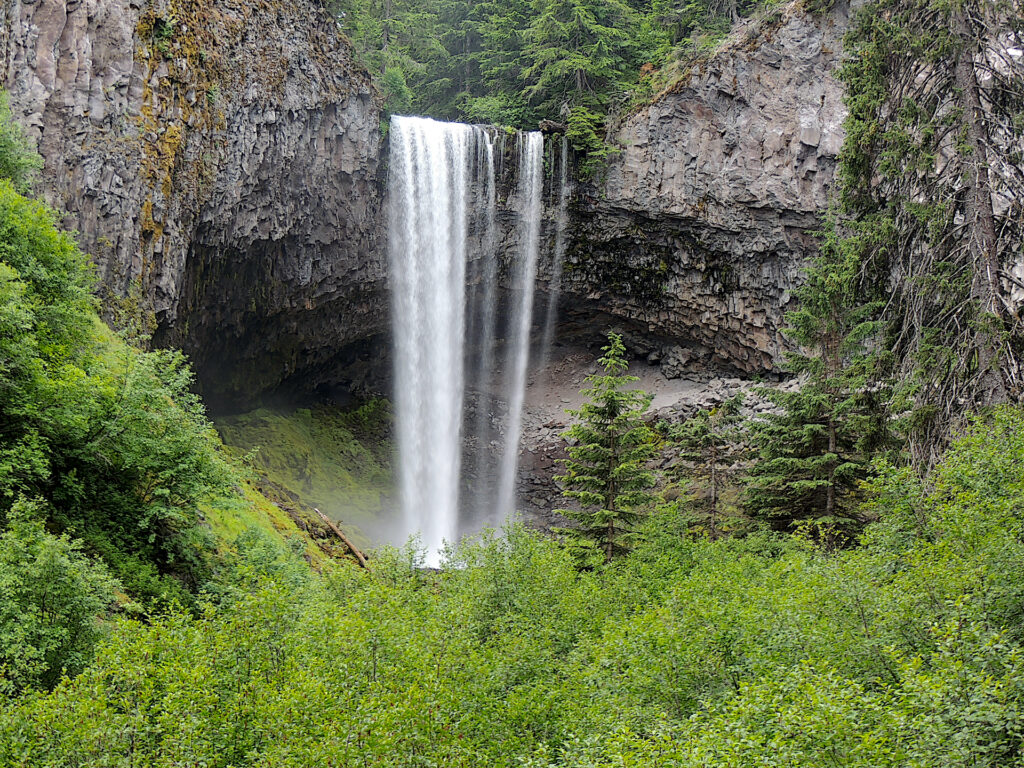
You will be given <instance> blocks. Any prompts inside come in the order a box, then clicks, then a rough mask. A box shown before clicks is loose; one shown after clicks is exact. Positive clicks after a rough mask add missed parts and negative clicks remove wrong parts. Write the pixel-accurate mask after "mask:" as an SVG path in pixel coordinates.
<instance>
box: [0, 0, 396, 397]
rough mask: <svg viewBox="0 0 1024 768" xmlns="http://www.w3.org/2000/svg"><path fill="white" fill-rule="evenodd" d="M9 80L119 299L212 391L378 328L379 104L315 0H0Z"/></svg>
mask: <svg viewBox="0 0 1024 768" xmlns="http://www.w3.org/2000/svg"><path fill="white" fill-rule="evenodd" d="M0 87H3V88H6V89H7V90H8V91H9V92H10V95H11V101H12V106H13V108H14V110H15V113H16V115H17V116H18V118H19V119H20V121H21V122H22V124H23V125H25V126H26V127H27V128H28V129H29V132H30V134H31V135H32V136H33V137H34V138H35V139H36V140H37V142H38V145H39V149H40V152H41V154H42V155H43V157H44V158H45V161H46V170H45V173H44V182H43V185H44V189H43V192H44V194H45V196H46V197H47V198H48V200H49V201H50V202H51V203H52V204H53V205H54V206H55V207H57V208H58V209H59V210H62V211H66V212H67V221H66V224H67V225H68V226H70V227H72V228H75V229H77V230H78V231H79V239H80V242H81V244H82V246H83V248H84V249H85V250H87V251H88V252H89V253H90V254H91V255H92V257H93V259H94V261H95V263H96V265H97V268H98V273H99V277H100V279H101V281H102V288H103V290H104V292H105V293H106V294H107V298H108V299H110V300H111V301H110V302H109V303H108V306H117V305H118V304H119V302H117V301H116V299H118V298H121V299H123V298H126V297H127V298H129V299H130V301H128V302H120V305H121V306H128V307H130V308H136V307H138V308H139V311H140V313H142V314H144V315H146V316H147V318H146V319H148V320H150V321H151V322H153V324H154V325H155V327H156V328H157V334H156V340H157V342H158V343H171V344H179V345H182V346H184V347H185V349H186V350H187V351H188V352H190V354H191V355H192V356H193V359H194V360H195V363H196V366H197V369H198V371H199V374H200V379H201V383H202V386H203V389H204V392H205V394H206V395H207V396H208V398H210V399H211V401H213V402H214V403H215V404H218V403H224V404H229V403H230V404H235V403H238V402H240V401H245V400H246V399H248V398H250V397H251V396H253V395H255V394H257V393H258V392H260V391H264V390H267V389H270V388H273V387H275V386H277V385H279V384H280V383H281V382H282V381H283V380H286V379H288V378H289V377H290V376H296V375H297V376H301V377H302V378H303V379H304V380H305V381H304V384H310V383H312V385H313V386H315V385H316V384H317V383H319V380H318V378H317V377H318V376H321V375H322V376H323V377H326V379H329V380H330V379H334V378H336V372H335V369H336V367H337V366H336V363H337V362H338V358H339V357H341V358H345V356H346V355H347V356H348V357H352V356H353V354H354V353H353V352H352V351H351V350H349V349H348V347H347V346H346V345H347V343H348V342H350V341H354V340H357V339H365V338H367V337H369V336H372V335H373V334H374V333H378V332H380V331H381V330H383V325H384V323H385V320H386V302H385V300H384V293H383V292H384V268H385V267H384V258H383V256H382V254H383V249H382V248H381V247H379V243H378V241H379V240H381V239H382V237H383V233H382V232H381V230H380V205H381V197H382V193H381V188H380V184H379V179H378V168H379V154H380V132H379V119H380V100H379V97H378V95H377V93H376V92H375V91H374V89H373V88H372V86H371V84H370V80H369V76H368V75H367V73H366V72H365V71H363V70H362V69H360V68H359V67H358V66H356V65H355V64H354V62H353V58H352V52H351V49H350V46H349V45H348V43H347V42H345V41H344V40H343V39H341V37H340V36H339V34H338V32H337V29H336V26H335V24H334V23H333V21H332V20H331V19H330V18H329V17H328V16H327V15H326V14H325V13H324V12H323V11H322V9H321V7H320V5H319V4H318V3H315V2H313V1H312V0H289V1H287V2H286V1H285V0H209V1H208V2H206V1H204V2H200V0H34V1H30V0H0ZM342 362H345V360H342ZM328 370H329V371H330V373H329V374H328V373H323V372H324V371H328ZM318 372H320V373H318ZM330 383H336V382H334V381H331V382H330Z"/></svg>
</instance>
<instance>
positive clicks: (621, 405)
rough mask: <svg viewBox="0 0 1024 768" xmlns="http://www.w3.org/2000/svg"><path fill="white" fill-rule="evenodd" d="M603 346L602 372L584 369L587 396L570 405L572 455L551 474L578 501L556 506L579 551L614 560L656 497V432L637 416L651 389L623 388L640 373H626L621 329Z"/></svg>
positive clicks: (647, 402)
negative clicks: (569, 525) (650, 465)
mask: <svg viewBox="0 0 1024 768" xmlns="http://www.w3.org/2000/svg"><path fill="white" fill-rule="evenodd" d="M601 351H602V352H604V356H603V357H601V358H599V359H598V361H597V364H598V365H599V366H600V367H601V368H602V369H603V373H595V374H591V375H590V376H588V377H587V379H586V381H587V384H589V386H588V387H587V388H586V389H584V390H583V394H584V396H586V397H587V398H588V400H587V402H585V403H584V404H583V405H582V406H581V407H580V409H579V410H578V411H569V414H570V415H571V416H574V417H575V418H576V420H577V421H576V423H575V424H573V425H572V426H571V427H570V428H569V429H568V430H567V431H566V432H565V433H564V437H565V438H567V439H568V440H569V448H568V454H569V457H568V458H567V459H564V460H562V465H563V468H564V470H565V474H563V475H557V476H556V477H555V479H556V480H557V481H559V482H560V483H562V485H563V487H564V489H565V490H564V491H563V494H564V495H565V496H566V497H567V498H570V499H574V500H575V501H576V502H578V504H579V508H578V509H564V510H558V511H559V512H561V513H562V514H563V515H565V516H566V517H568V518H569V519H570V520H573V521H575V522H576V526H575V527H573V528H571V529H568V530H566V531H565V535H566V536H568V537H570V539H572V540H574V541H575V542H576V543H577V544H582V545H584V549H583V550H581V552H580V555H581V557H582V558H583V559H584V560H585V561H590V560H592V559H593V558H592V557H590V556H588V555H591V554H593V551H592V550H590V551H589V552H588V550H587V547H591V548H592V547H596V549H597V553H598V554H599V556H600V557H603V559H604V561H605V562H611V560H612V558H613V557H615V556H616V555H620V554H622V553H624V552H628V551H629V549H630V545H629V534H630V532H631V530H632V529H633V528H634V527H635V526H636V524H637V521H638V520H639V519H640V517H641V515H642V510H643V508H644V507H645V506H647V505H649V504H650V502H651V501H652V499H653V497H652V495H651V493H650V489H651V488H652V487H653V486H654V473H652V472H651V471H650V470H649V469H648V468H647V466H646V465H647V462H648V460H650V459H651V457H652V456H653V455H654V452H655V450H654V445H653V437H654V435H653V433H652V432H651V430H650V428H649V427H648V426H647V425H646V424H645V423H644V421H643V418H642V417H643V414H644V411H646V410H647V407H648V406H649V405H650V404H651V397H650V395H647V394H646V393H644V392H643V391H641V390H639V389H635V388H634V389H625V388H624V387H625V386H626V385H627V384H630V383H632V382H635V381H637V378H636V377H635V376H628V375H626V370H627V368H628V367H629V365H628V363H627V362H626V359H625V355H626V347H625V346H624V345H623V343H622V337H621V336H619V335H618V334H616V333H610V334H609V335H608V345H607V346H605V347H602V348H601Z"/></svg>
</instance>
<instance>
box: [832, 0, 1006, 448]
mask: <svg viewBox="0 0 1024 768" xmlns="http://www.w3.org/2000/svg"><path fill="white" fill-rule="evenodd" d="M845 45H846V48H847V50H848V52H849V56H848V58H847V60H846V63H845V64H844V66H843V68H842V70H841V73H840V76H841V79H842V80H843V81H844V82H845V83H846V86H847V97H846V103H847V106H848V108H849V117H848V118H847V121H846V124H845V127H846V132H847V138H846V142H845V144H844V147H843V151H842V156H841V160H842V163H841V178H842V190H843V203H844V207H845V212H846V213H847V214H849V215H850V217H851V218H854V219H856V220H857V221H858V227H859V230H860V233H859V242H860V245H861V246H862V252H861V259H862V261H863V262H864V264H865V266H866V268H868V269H870V270H872V271H873V274H874V276H875V284H876V286H877V287H878V288H879V293H880V294H881V298H883V299H884V300H885V302H886V311H885V315H884V317H885V320H886V323H887V333H888V338H887V340H886V342H885V345H886V346H887V347H889V348H891V349H892V350H893V351H894V353H895V362H896V365H897V367H898V370H899V372H900V374H901V378H902V379H903V381H904V382H905V385H906V386H905V387H904V392H903V395H904V399H905V402H906V407H905V408H904V413H905V415H906V416H907V418H905V419H904V422H905V424H906V425H907V427H908V436H909V438H910V446H911V452H912V455H913V458H914V460H915V462H916V463H918V464H920V465H924V466H927V465H930V464H931V463H932V462H933V461H934V459H935V458H936V457H937V455H938V454H939V452H940V451H941V450H942V448H943V443H944V439H945V436H946V435H948V434H950V432H951V427H952V425H953V424H955V423H956V422H957V421H958V420H959V419H960V418H961V416H962V415H963V414H964V413H965V412H969V411H970V410H972V409H975V408H977V407H981V406H985V405H988V404H991V403H998V402H1005V401H1007V400H1019V399H1020V397H1021V393H1022V388H1024V367H1022V366H1024V364H1022V358H1024V324H1022V322H1021V319H1020V317H1021V310H1022V306H1021V304H1020V303H1019V302H1015V299H1014V293H1015V291H1014V290H1012V288H1013V286H1014V284H1015V283H1019V281H1018V280H1017V278H1016V277H1014V275H1013V274H1011V273H1010V270H1009V262H1010V261H1012V255H1013V254H1015V253H1016V254H1019V253H1020V250H1021V247H1022V243H1024V207H1022V201H1024V162H1022V160H1024V150H1022V147H1024V120H1021V117H1020V116H1021V114H1022V113H1024V58H1022V57H1021V56H1020V50H1021V48H1022V47H1024V14H1022V6H1021V3H1020V2H1019V0H948V1H945V2H936V1H935V0H875V2H872V3H870V4H868V5H867V6H866V7H865V8H863V9H862V10H861V11H860V12H859V13H858V14H857V16H856V18H855V23H854V24H853V25H852V28H851V31H850V32H849V33H848V35H847V38H846V42H845ZM1018 287H1019V285H1018Z"/></svg>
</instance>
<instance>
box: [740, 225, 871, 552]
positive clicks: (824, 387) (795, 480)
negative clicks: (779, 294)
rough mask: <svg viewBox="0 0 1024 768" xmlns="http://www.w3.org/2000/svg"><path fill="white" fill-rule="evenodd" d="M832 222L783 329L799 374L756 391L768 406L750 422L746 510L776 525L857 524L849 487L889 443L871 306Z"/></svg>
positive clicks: (854, 259) (852, 242) (856, 264)
mask: <svg viewBox="0 0 1024 768" xmlns="http://www.w3.org/2000/svg"><path fill="white" fill-rule="evenodd" d="M838 227H839V225H838V224H837V222H836V221H835V219H834V218H833V217H830V220H829V222H828V225H827V227H826V230H825V233H824V241H823V244H822V251H821V255H820V256H819V257H818V258H817V259H816V260H815V261H814V262H813V263H812V265H811V268H810V269H809V270H808V274H807V281H806V283H805V284H804V285H803V286H802V287H801V288H800V289H799V290H798V292H797V299H798V301H799V309H797V310H796V311H794V312H791V313H789V314H788V315H787V320H788V321H789V323H790V326H791V327H790V328H788V329H787V334H788V335H789V336H790V337H791V338H792V339H793V340H794V341H796V342H797V343H798V344H799V345H800V347H801V349H802V350H804V351H803V352H802V353H799V354H794V355H791V356H790V358H789V359H788V361H787V367H788V368H789V370H791V371H792V372H793V373H795V374H797V375H802V376H804V377H805V380H804V382H803V384H802V386H801V387H800V388H799V389H798V390H795V391H783V390H772V389H766V390H764V391H763V392H764V393H765V394H766V395H767V396H768V397H769V398H770V400H771V401H772V402H773V403H774V405H775V406H776V408H777V410H776V411H774V412H770V413H768V414H766V415H765V416H764V417H763V418H762V419H759V420H755V421H754V422H753V423H752V425H751V426H752V444H753V448H754V449H755V451H756V459H755V462H754V464H753V466H752V468H751V471H750V476H749V479H748V486H747V491H746V502H747V508H748V510H749V511H750V512H751V513H752V514H753V515H754V516H755V517H759V518H761V519H764V520H767V521H769V522H770V523H771V524H773V525H774V526H775V527H779V528H786V527H788V526H790V525H792V524H793V523H795V522H797V521H802V520H811V521H815V522H817V523H819V524H822V525H824V526H826V527H829V528H831V529H833V530H835V531H837V532H840V533H843V532H851V531H853V530H854V529H856V528H857V527H859V525H861V524H862V523H863V522H865V521H864V520H863V519H862V517H861V516H860V514H859V512H858V510H857V504H856V492H857V487H858V484H859V482H860V481H861V480H862V479H863V478H864V477H866V475H867V474H868V471H869V464H870V461H871V458H872V457H873V455H874V454H875V453H876V452H877V451H880V450H882V449H884V448H885V447H887V446H888V445H889V444H890V441H889V436H888V426H887V424H888V422H887V418H886V413H885V410H884V407H883V406H884V402H885V399H886V393H885V391H884V387H883V386H881V385H880V383H879V379H878V372H879V370H880V363H881V362H882V361H883V360H884V356H883V355H882V353H881V352H880V350H878V349H877V348H876V347H875V345H873V344H872V343H871V340H872V339H873V337H874V336H875V334H876V333H877V330H878V322H877V320H875V319H874V318H875V317H876V316H877V313H878V310H879V307H878V305H877V304H875V303H872V302H867V303H865V302H864V301H863V298H862V295H863V287H862V273H861V269H860V266H861V265H860V261H859V258H858V257H859V252H858V249H857V248H856V247H855V246H856V239H848V238H844V237H843V236H842V234H841V233H840V232H839V230H838Z"/></svg>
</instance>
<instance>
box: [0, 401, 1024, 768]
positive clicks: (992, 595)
mask: <svg viewBox="0 0 1024 768" xmlns="http://www.w3.org/2000/svg"><path fill="white" fill-rule="evenodd" d="M1021 466H1024V416H1022V415H1021V414H1020V413H1019V412H1018V411H1014V410H1004V411H1001V412H999V413H997V414H995V415H994V416H993V418H992V419H991V420H990V421H988V422H985V423H981V424H979V425H978V426H977V427H976V428H975V429H973V430H971V431H970V432H969V433H968V434H966V435H965V436H964V437H963V438H961V439H960V440H959V441H958V442H957V444H956V445H955V446H954V447H953V449H952V450H951V451H950V452H949V453H948V454H947V455H946V456H945V458H944V459H943V460H942V462H941V464H940V465H939V467H938V468H937V470H936V471H935V473H934V474H933V475H932V477H931V478H930V481H929V482H928V483H922V482H920V481H919V480H918V479H916V477H915V476H914V475H913V474H912V473H910V472H909V471H907V470H900V469H895V468H887V469H884V470H883V472H882V477H881V479H879V480H878V481H877V482H876V483H875V484H874V488H873V495H872V499H873V502H872V503H873V504H874V505H875V506H876V507H877V508H878V510H879V512H880V513H881V520H880V521H879V522H877V523H874V524H872V525H871V526H869V527H868V529H867V533H866V536H865V539H864V542H863V545H862V546H861V547H859V548H854V549H848V550H841V551H838V552H834V553H831V554H829V553H826V552H824V551H822V550H821V549H819V548H817V547H815V546H812V545H810V544H808V543H807V542H806V541H803V540H801V539H798V538H793V537H782V536H779V535H777V534H771V535H767V534H766V535H754V536H750V537H747V538H746V539H729V538H724V539H720V540H718V541H709V540H707V539H704V538H696V539H694V538H689V537H687V536H685V535H680V533H681V530H682V528H681V523H680V521H679V520H678V519H677V518H676V517H675V516H674V515H671V514H662V515H658V516H655V517H653V518H651V519H650V520H648V521H647V522H646V523H645V524H644V525H643V526H642V527H641V530H640V531H639V533H641V534H642V535H641V536H640V537H639V543H638V546H637V548H636V549H635V550H634V551H633V552H632V553H631V554H630V555H628V556H626V557H622V558H619V559H616V560H615V561H613V562H612V563H611V564H610V565H609V566H607V567H603V568H600V569H597V570H594V571H588V572H579V571H578V570H577V568H576V567H575V561H574V560H573V558H572V557H571V555H570V554H569V553H568V552H567V551H566V550H564V549H563V548H561V547H559V546H558V545H557V544H556V543H554V542H551V541H548V540H545V539H542V538H540V537H538V536H537V535H534V534H530V533H527V532H525V531H523V530H521V529H518V528H513V529H512V530H510V531H509V532H508V535H507V537H506V538H504V539H502V540H492V541H489V542H484V543H482V544H472V545H465V546H464V547H463V548H462V549H460V550H458V551H457V552H456V553H454V555H453V556H452V558H453V559H452V561H451V563H450V564H451V565H452V566H457V567H450V568H448V569H447V570H445V571H444V572H442V573H431V572H422V571H418V570H415V569H414V568H412V567H411V565H412V563H413V562H414V561H415V557H414V556H413V554H412V553H411V552H409V551H395V552H390V553H381V554H380V555H379V556H378V557H377V558H376V560H375V566H374V568H375V570H374V572H373V573H365V572H361V571H359V570H357V569H344V570H342V571H338V572H336V573H333V574H331V575H330V576H329V577H327V578H320V577H316V576H314V575H313V574H311V573H310V572H308V571H305V570H304V569H300V570H295V569H293V568H290V567H288V566H287V562H288V561H287V559H286V558H284V559H282V558H283V555H281V554H276V555H275V554H273V553H271V552H270V551H269V550H267V549H265V548H259V547H257V548H255V549H252V548H250V549H249V550H248V552H247V553H245V554H244V555H243V560H244V561H245V562H247V563H248V565H247V566H246V568H245V569H243V570H244V571H245V572H246V573H248V574H249V579H248V581H247V582H246V583H247V584H248V585H249V586H248V587H247V589H248V590H249V591H243V592H240V593H238V596H237V597H235V598H233V599H232V600H230V601H228V602H223V601H222V602H221V603H220V604H219V606H216V607H215V606H212V605H211V606H210V607H209V608H208V609H207V610H206V611H205V613H203V614H202V615H201V616H198V617H196V616H191V615H188V614H182V613H180V612H172V613H170V614H168V615H167V616H166V617H164V618H161V619H159V620H156V621H154V622H152V623H150V624H143V623H140V622H137V621H133V620H128V619H122V620H119V621H118V623H117V626H116V628H115V634H114V636H113V637H112V639H111V641H110V642H107V643H105V644H104V645H103V647H102V650H101V651H100V654H99V657H98V659H97V661H96V663H95V664H94V665H93V666H92V667H91V668H89V669H88V670H86V671H85V672H84V673H83V674H81V675H80V676H79V677H77V678H76V679H74V680H71V681H67V682H64V683H62V684H61V685H60V686H58V688H57V689H56V690H55V691H54V692H53V693H52V694H48V695H38V696H35V695H33V696H29V697H26V698H22V699H20V700H14V701H10V702H8V703H7V704H6V705H4V707H5V708H4V711H3V714H2V716H0V763H3V764H4V765H26V766H58V765H76V764H103V765H108V766H129V765H153V766H159V765H171V764H202V765H209V766H229V765H231V766H243V765H253V766H255V765H260V766H269V765H273V766H277V767H286V766H313V765H331V764H333V765H352V764H356V763H359V764H364V765H439V764H445V765H465V766H480V765H488V766H521V765H529V766H555V765H558V766H613V765H618V766H621V765H632V766H665V765H679V766H689V765H692V766H706V765H763V766H794V765H799V766H835V765H842V766H871V767H872V768H886V767H887V766H891V767H892V768H896V766H901V767H902V766H908V765H910V766H913V765H917V766H936V765H945V766H992V767H993V768H995V767H996V766H999V767H1000V768H1012V766H1020V765H1022V764H1024V752H1022V738H1024V655H1022V643H1024V636H1022V634H1021V627H1022V626H1024V587H1022V585H1021V582H1020V576H1019V574H1020V572H1021V569H1022V568H1024V544H1022V540H1024V539H1022V534H1024V527H1022V526H1024V523H1022V519H1021V514H1020V510H1021V509H1022V508H1024V476H1022V474H1021V471H1020V467H1021Z"/></svg>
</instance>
